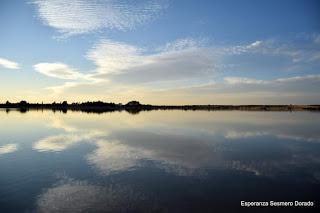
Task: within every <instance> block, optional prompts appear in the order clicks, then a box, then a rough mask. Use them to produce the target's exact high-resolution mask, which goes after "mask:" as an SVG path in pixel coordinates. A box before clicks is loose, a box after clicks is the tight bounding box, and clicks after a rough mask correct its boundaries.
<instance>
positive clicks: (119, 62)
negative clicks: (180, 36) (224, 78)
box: [87, 39, 215, 83]
mask: <svg viewBox="0 0 320 213" xmlns="http://www.w3.org/2000/svg"><path fill="white" fill-rule="evenodd" d="M87 57H88V59H89V60H92V61H93V62H94V63H95V64H96V65H97V69H96V73H97V75H93V76H94V77H96V78H102V79H109V80H111V81H113V82H115V83H116V82H118V83H148V82H156V81H158V82H161V81H177V80H178V81H179V80H185V79H191V78H196V79H197V78H203V77H204V76H206V77H208V76H210V75H213V74H214V73H215V69H214V68H215V67H214V61H215V59H214V52H213V51H211V50H210V49H207V48H205V47H203V46H201V42H198V41H197V40H192V39H185V40H177V41H175V42H171V43H168V44H166V45H165V46H163V47H160V48H156V49H155V50H149V51H147V50H145V49H142V48H138V47H135V46H132V45H128V44H124V43H119V42H113V41H110V40H102V41H101V42H100V43H99V44H98V45H96V46H95V47H94V48H93V49H91V50H90V51H89V53H88V54H87Z"/></svg>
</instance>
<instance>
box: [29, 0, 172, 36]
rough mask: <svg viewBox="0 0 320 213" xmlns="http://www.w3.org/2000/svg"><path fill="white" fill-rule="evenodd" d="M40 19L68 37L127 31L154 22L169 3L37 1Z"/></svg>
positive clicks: (149, 0)
mask: <svg viewBox="0 0 320 213" xmlns="http://www.w3.org/2000/svg"><path fill="white" fill-rule="evenodd" d="M33 3H34V4H35V5H36V6H37V10H38V15H39V18H40V19H41V20H42V22H43V23H44V24H46V25H48V26H50V27H53V28H55V29H57V30H58V31H59V32H61V33H63V34H67V35H74V34H82V33H90V32H92V31H97V30H100V29H103V28H108V29H117V30H128V29H133V28H135V27H136V26H137V25H141V24H144V23H146V22H148V21H150V20H152V19H153V18H154V17H155V16H156V15H157V14H158V13H159V12H160V11H161V10H163V9H164V8H166V7H167V3H166V0H133V1H129V2H128V1H125V0H104V1H101V0H100V1H99V0H92V1H86V0H69V1H64V0H46V1H45V0H34V1H33Z"/></svg>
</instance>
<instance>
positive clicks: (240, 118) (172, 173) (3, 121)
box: [0, 110, 320, 212]
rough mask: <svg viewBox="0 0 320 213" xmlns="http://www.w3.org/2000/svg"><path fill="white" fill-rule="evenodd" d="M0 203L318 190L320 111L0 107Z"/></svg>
mask: <svg viewBox="0 0 320 213" xmlns="http://www.w3.org/2000/svg"><path fill="white" fill-rule="evenodd" d="M0 127H1V128H0V212H214V211H216V212H234V211H235V210H237V211H241V210H243V211H246V210H248V208H249V207H241V204H240V202H241V201H267V202H269V201H292V202H294V201H312V202H314V205H315V206H314V207H286V208H283V207H269V208H268V207H250V208H256V209H257V210H259V211H267V210H268V211H269V210H270V208H272V210H282V212H283V211H284V210H285V211H288V212H292V211H293V210H301V211H302V212H306V211H315V208H316V207H317V206H318V205H319V199H320V193H319V192H320V128H319V127H320V113H316V112H252V111H210V112H208V111H178V110H177V111H147V112H140V113H138V114H129V113H128V112H125V111H122V112H111V113H101V114H96V113H85V112H72V111H68V112H67V113H63V112H58V111H57V112H53V111H50V110H48V111H32V110H31V111H28V112H25V113H21V112H19V111H14V110H11V111H9V112H7V111H6V110H0Z"/></svg>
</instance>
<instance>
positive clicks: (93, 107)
mask: <svg viewBox="0 0 320 213" xmlns="http://www.w3.org/2000/svg"><path fill="white" fill-rule="evenodd" d="M0 108H4V109H6V111H7V112H9V111H10V109H18V110H19V111H20V112H27V111H28V110H30V109H35V110H43V109H51V110H53V111H62V112H67V111H68V110H71V111H83V112H88V113H90V112H92V113H103V112H113V111H122V110H125V111H127V112H129V113H131V114H138V113H139V112H140V111H149V110H206V111H213V110H244V111H320V105H291V104H290V105H150V104H141V103H139V102H138V101H130V102H128V103H127V104H121V103H119V104H116V103H106V102H102V101H95V102H83V103H71V104H69V103H68V102H67V101H63V102H60V103H56V102H53V103H51V104H48V103H28V102H26V101H20V102H17V103H10V102H9V101H7V102H6V103H4V104H0Z"/></svg>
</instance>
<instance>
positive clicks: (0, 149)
mask: <svg viewBox="0 0 320 213" xmlns="http://www.w3.org/2000/svg"><path fill="white" fill-rule="evenodd" d="M17 150H18V145H17V144H14V143H12V144H6V145H3V146H0V155H3V154H8V153H12V152H15V151H17Z"/></svg>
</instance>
